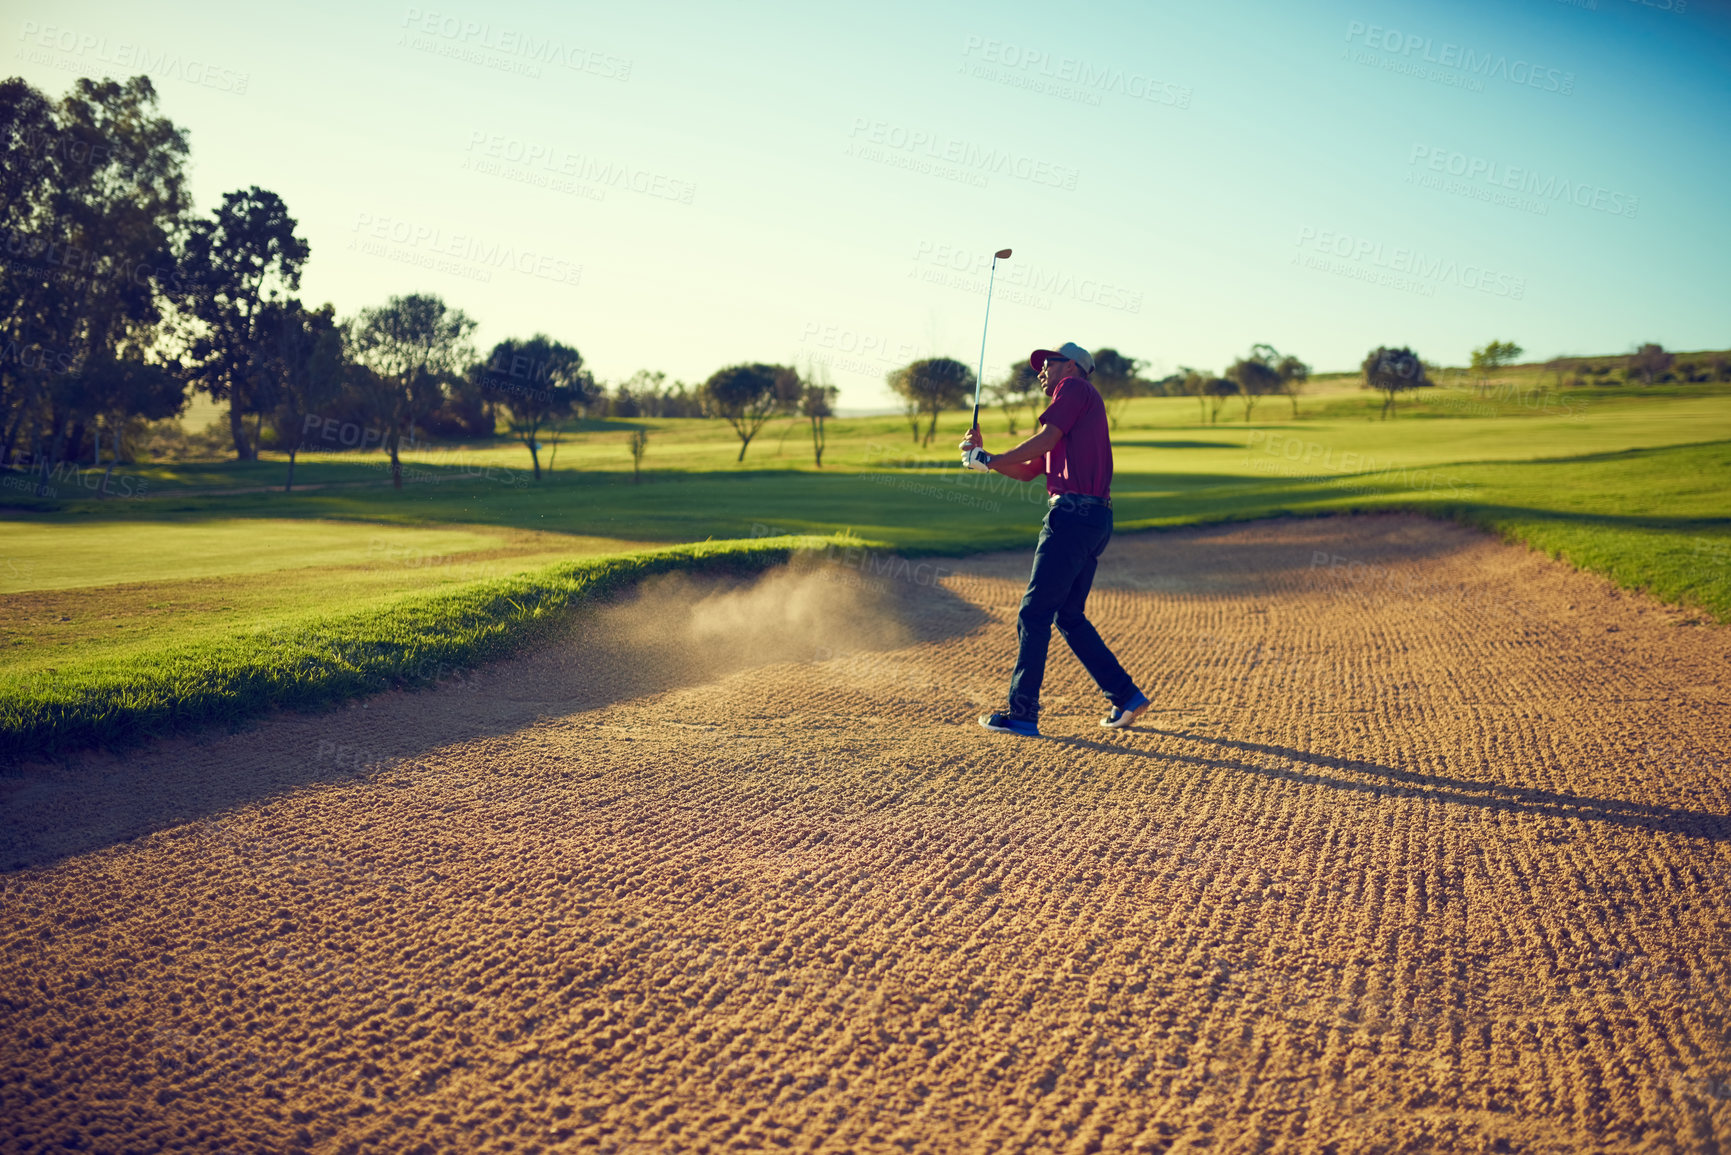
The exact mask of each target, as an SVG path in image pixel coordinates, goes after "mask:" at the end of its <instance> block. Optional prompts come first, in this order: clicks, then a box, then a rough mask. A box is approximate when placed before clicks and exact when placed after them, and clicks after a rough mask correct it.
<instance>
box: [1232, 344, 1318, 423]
mask: <svg viewBox="0 0 1731 1155" xmlns="http://www.w3.org/2000/svg"><path fill="white" fill-rule="evenodd" d="M1250 355H1251V356H1253V357H1255V358H1256V359H1257V360H1259V361H1261V362H1262V363H1263V364H1264V365H1267V366H1268V367H1269V368H1270V369H1272V370H1274V376H1275V379H1276V380H1275V386H1274V389H1273V392H1275V393H1278V394H1280V395H1282V396H1283V397H1285V398H1286V399H1287V400H1288V401H1290V402H1292V416H1293V419H1294V420H1297V418H1298V395H1299V393H1300V392H1302V391H1303V389H1304V385H1305V382H1307V381H1309V380H1310V366H1309V365H1306V364H1305V363H1304V362H1303V361H1300V360H1299V359H1298V358H1297V357H1294V356H1292V355H1291V354H1290V353H1281V352H1280V350H1278V349H1276V348H1275V347H1274V346H1273V345H1268V344H1260V345H1252V346H1251V347H1250ZM1245 420H1247V421H1248V420H1249V418H1248V417H1246V418H1245Z"/></svg>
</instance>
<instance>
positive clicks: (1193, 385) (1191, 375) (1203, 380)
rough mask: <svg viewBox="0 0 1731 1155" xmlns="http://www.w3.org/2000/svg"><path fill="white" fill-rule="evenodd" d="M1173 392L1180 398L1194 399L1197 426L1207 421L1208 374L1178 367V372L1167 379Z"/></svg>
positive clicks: (1184, 366) (1186, 367) (1181, 366)
mask: <svg viewBox="0 0 1731 1155" xmlns="http://www.w3.org/2000/svg"><path fill="white" fill-rule="evenodd" d="M1169 380H1171V381H1172V389H1173V391H1174V392H1175V393H1176V394H1177V395H1178V396H1180V397H1194V398H1196V420H1197V423H1198V424H1206V423H1207V421H1208V374H1206V373H1203V372H1201V371H1200V370H1197V369H1192V368H1191V367H1190V366H1188V365H1180V366H1178V371H1177V372H1176V373H1174V374H1172V377H1171V378H1169Z"/></svg>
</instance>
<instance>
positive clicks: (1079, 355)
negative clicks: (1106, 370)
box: [1028, 341, 1094, 373]
mask: <svg viewBox="0 0 1731 1155" xmlns="http://www.w3.org/2000/svg"><path fill="white" fill-rule="evenodd" d="M1049 357H1057V358H1059V359H1060V360H1063V361H1074V362H1075V363H1076V364H1078V365H1080V366H1081V367H1082V372H1084V373H1092V372H1093V371H1094V354H1092V353H1090V352H1088V350H1086V349H1084V348H1082V346H1080V345H1078V344H1076V342H1074V341H1065V342H1064V343H1063V344H1062V345H1059V346H1058V347H1057V348H1056V349H1035V350H1034V355H1033V356H1031V357H1029V358H1028V364H1030V365H1032V366H1033V367H1034V371H1035V372H1036V373H1037V372H1039V371H1040V368H1041V367H1042V366H1043V365H1045V363H1046V360H1047V358H1049Z"/></svg>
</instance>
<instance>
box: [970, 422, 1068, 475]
mask: <svg viewBox="0 0 1731 1155" xmlns="http://www.w3.org/2000/svg"><path fill="white" fill-rule="evenodd" d="M1062 436H1064V434H1063V431H1062V430H1060V429H1059V428H1058V427H1057V426H1055V425H1042V426H1040V428H1038V429H1037V430H1035V431H1034V435H1033V436H1032V437H1030V438H1028V439H1027V440H1026V441H1024V442H1022V443H1021V444H1020V445H1018V446H1016V447H1015V448H1014V449H1006V450H1005V451H1004V452H1002V453H996V454H993V455H992V461H991V464H990V466H989V468H990V469H992V470H993V471H994V472H996V473H1001V474H1003V475H1004V476H1005V477H1013V478H1015V479H1016V480H1017V481H1032V480H1034V478H1036V477H1038V476H1040V474H1042V473H1044V472H1046V454H1047V452H1049V451H1050V450H1051V448H1052V446H1054V445H1056V444H1058V439H1059V438H1060V437H1062ZM981 440H983V439H982V438H981V437H980V430H979V427H978V426H975V427H974V429H973V430H972V431H971V432H970V433H969V434H968V438H967V440H966V441H963V442H962V448H963V449H967V448H969V447H970V446H974V445H979V444H980V442H981Z"/></svg>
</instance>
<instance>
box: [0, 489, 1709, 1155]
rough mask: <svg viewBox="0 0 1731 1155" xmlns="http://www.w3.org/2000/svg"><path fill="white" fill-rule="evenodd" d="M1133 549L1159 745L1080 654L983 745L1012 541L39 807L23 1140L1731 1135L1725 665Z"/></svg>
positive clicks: (20, 865) (1128, 592) (1459, 605)
mask: <svg viewBox="0 0 1731 1155" xmlns="http://www.w3.org/2000/svg"><path fill="white" fill-rule="evenodd" d="M1031 537H1032V534H1031V533H1030V539H1031ZM1030 545H1031V540H1030ZM1107 558H1108V560H1107V564H1105V565H1103V567H1102V570H1101V575H1100V581H1099V583H1098V586H1097V592H1096V593H1095V595H1094V598H1093V601H1092V603H1091V607H1092V612H1093V617H1094V618H1095V620H1096V622H1097V623H1098V624H1099V625H1100V627H1101V629H1102V632H1103V633H1104V634H1105V636H1106V637H1107V639H1108V640H1109V641H1110V642H1112V643H1113V644H1114V645H1115V646H1116V647H1117V649H1118V652H1119V654H1120V656H1121V657H1122V658H1123V659H1124V661H1125V664H1126V665H1127V666H1128V667H1129V668H1130V670H1131V671H1132V673H1134V674H1135V675H1136V676H1137V677H1138V679H1139V680H1140V681H1141V683H1142V684H1143V686H1144V688H1145V689H1146V690H1147V691H1148V692H1149V694H1150V696H1151V697H1153V699H1154V701H1155V708H1154V710H1152V711H1151V712H1150V713H1149V714H1147V715H1145V716H1144V719H1143V722H1142V724H1141V725H1140V726H1139V727H1138V728H1137V729H1134V730H1131V731H1128V732H1113V731H1104V730H1101V729H1100V728H1099V727H1098V725H1097V721H1098V718H1099V717H1100V715H1101V714H1102V713H1103V708H1104V705H1105V703H1104V701H1103V700H1102V699H1101V698H1100V697H1099V695H1098V693H1097V691H1095V690H1094V689H1093V687H1092V685H1091V684H1090V683H1089V682H1088V680H1087V678H1086V675H1085V674H1084V673H1083V672H1082V670H1081V668H1080V667H1079V665H1078V664H1077V663H1076V662H1075V660H1074V659H1073V658H1072V657H1071V656H1070V655H1069V653H1068V651H1067V650H1065V649H1064V647H1063V645H1062V642H1061V641H1058V640H1056V639H1055V640H1054V660H1053V662H1052V667H1051V676H1050V679H1049V681H1048V685H1047V694H1046V715H1045V717H1044V719H1043V727H1044V729H1045V731H1046V734H1047V736H1046V737H1045V738H1043V739H1041V740H1038V741H1034V740H1026V739H1018V738H1012V737H1007V736H999V735H992V734H988V733H986V732H985V731H982V730H981V729H980V728H979V727H978V726H977V725H976V724H975V721H974V719H975V717H976V716H977V715H978V714H979V713H981V712H983V711H985V710H988V709H990V708H991V707H992V706H994V705H996V704H998V703H999V701H1000V699H1001V696H1002V694H1003V693H1004V690H1005V683H1006V680H1007V676H1008V668H1009V664H1010V661H1011V659H1012V656H1013V637H1014V613H1015V608H1016V602H1017V599H1018V598H1019V597H1020V594H1021V589H1022V585H1023V582H1024V581H1025V576H1026V569H1027V565H1028V560H1029V554H1028V553H1026V552H1023V553H1012V554H1002V555H993V556H989V557H984V558H974V559H968V560H963V561H945V562H939V563H932V562H927V563H924V566H923V568H922V567H916V566H914V565H911V564H910V565H908V566H906V567H898V568H897V569H895V570H893V571H891V572H889V573H874V572H873V571H872V569H871V568H870V565H869V564H868V565H866V566H865V567H864V568H860V567H854V568H849V566H848V565H847V564H845V563H846V561H847V559H842V560H843V562H844V564H842V565H839V566H835V565H832V566H828V567H824V568H821V569H818V570H815V571H807V572H798V573H795V572H782V573H778V574H776V575H772V576H771V577H770V578H767V579H765V580H764V581H763V582H761V583H759V584H758V585H756V586H752V587H747V588H741V589H734V590H727V591H714V590H708V589H706V588H704V587H697V586H691V585H688V584H684V583H681V582H678V581H673V582H664V583H658V584H656V585H655V586H654V587H652V588H650V589H649V590H647V591H645V593H644V594H643V596H642V597H641V598H640V599H639V600H637V601H636V602H635V603H632V604H628V605H621V606H617V607H611V608H608V609H605V610H601V611H597V612H595V613H591V614H588V615H586V616H585V617H584V618H583V619H582V621H581V622H580V623H579V624H578V626H577V628H576V629H575V630H574V632H573V636H572V637H570V638H569V639H566V640H564V641H562V642H560V643H558V644H556V645H553V646H550V647H548V648H546V649H544V650H542V651H540V652H537V653H535V654H531V655H528V656H525V657H523V658H520V659H517V660H514V661H511V662H506V663H500V664H498V665H495V666H491V667H488V668H486V669H483V670H480V671H477V672H475V673H474V674H472V675H466V676H463V677H460V678H453V679H451V681H450V682H449V683H448V684H446V685H444V686H442V687H441V688H438V689H436V690H430V691H425V692H420V693H413V694H390V695H385V696H382V697H378V698H374V699H372V700H370V701H368V702H366V703H364V704H357V705H356V706H354V707H352V708H349V709H344V710H339V711H335V712H331V713H327V714H322V715H294V714H284V715H280V716H277V717H273V718H271V719H269V720H267V721H265V722H263V723H261V724H257V725H255V726H252V727H250V728H248V729H245V730H243V731H241V732H238V733H233V734H222V733H219V734H213V735H209V736H206V737H204V738H201V739H197V740H182V741H175V742H165V743H159V744H155V745H152V746H150V747H148V748H145V749H141V750H137V751H133V752H131V753H128V754H125V755H121V756H113V755H107V754H95V753H93V754H90V755H86V756H81V757H78V758H75V759H72V760H70V761H68V762H66V763H64V764H58V765H52V766H50V765H32V766H28V767H24V768H21V769H14V770H11V771H8V772H6V773H5V774H4V776H0V866H4V867H6V872H5V873H4V874H3V875H0V911H3V913H4V924H3V925H4V931H3V937H4V954H3V959H4V964H3V968H0V1072H3V1074H0V1149H4V1150H8V1151H42V1150H49V1149H56V1150H58V1149H61V1148H63V1147H71V1148H77V1149H81V1150H90V1151H116V1152H118V1151H156V1150H174V1151H224V1152H231V1151H301V1150H310V1151H330V1152H337V1151H354V1152H360V1151H424V1152H434V1151H440V1152H442V1151H515V1152H526V1151H542V1150H591V1149H594V1150H602V1151H616V1152H650V1151H663V1150H668V1151H673V1150H698V1151H735V1150H760V1149H766V1150H788V1151H856V1152H868V1151H886V1152H889V1151H895V1152H908V1151H930V1152H958V1151H962V1152H971V1151H981V1152H984V1151H1196V1150H1202V1149H1207V1150H1209V1151H1223V1152H1224V1151H1251V1150H1277V1151H1295V1152H1299V1151H1302V1152H1317V1153H1322V1152H1340V1153H1345V1152H1358V1151H1526V1152H1575V1151H1720V1150H1723V1149H1724V1148H1725V1147H1726V1146H1727V1145H1731V1035H1728V1030H1731V1023H1728V1021H1727V1018H1726V1008H1727V1004H1728V1002H1731V985H1728V980H1731V869H1728V867H1731V852H1728V843H1727V840H1728V839H1731V818H1728V815H1731V701H1728V699H1731V686H1728V682H1731V676H1728V671H1731V634H1728V632H1727V631H1726V630H1724V629H1722V628H1719V627H1715V626H1711V625H1708V624H1705V623H1704V621H1703V620H1702V619H1701V618H1700V617H1698V616H1696V615H1693V614H1690V613H1688V612H1685V611H1679V610H1676V609H1674V608H1667V607H1664V606H1661V605H1659V604H1657V603H1655V602H1653V601H1651V600H1650V599H1647V598H1645V597H1642V596H1640V595H1637V594H1630V593H1625V592H1619V591H1617V590H1615V589H1614V588H1613V587H1611V586H1610V585H1609V584H1608V583H1606V582H1605V581H1603V580H1602V579H1600V578H1597V577H1594V576H1591V575H1587V574H1581V573H1577V572H1575V571H1573V570H1571V569H1569V568H1568V567H1567V566H1565V565H1563V564H1561V563H1558V562H1554V561H1551V560H1549V559H1546V558H1544V557H1542V556H1540V555H1537V554H1534V553H1531V552H1529V551H1527V550H1525V549H1522V548H1519V547H1515V546H1510V545H1507V544H1503V543H1500V542H1498V541H1496V540H1494V539H1491V538H1489V537H1486V536H1484V535H1482V534H1479V533H1476V532H1474V531H1470V530H1467V529H1464V528H1461V527H1458V526H1452V525H1446V524H1439V523H1433V522H1428V521H1423V520H1418V519H1414V518H1406V517H1398V516H1378V517H1361V518H1332V519H1320V520H1281V521H1273V522H1262V523H1256V524H1248V525H1239V526H1227V527H1215V528H1208V529H1198V530H1187V531H1182V532H1171V533H1161V534H1147V535H1138V536H1133V537H1132V536H1126V537H1121V538H1120V539H1119V540H1117V541H1115V542H1114V543H1113V545H1112V546H1111V548H1110V549H1109V551H1108V555H1107Z"/></svg>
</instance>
